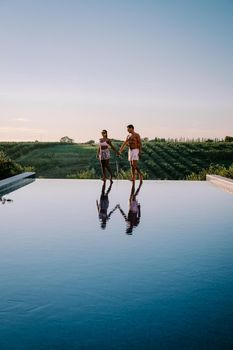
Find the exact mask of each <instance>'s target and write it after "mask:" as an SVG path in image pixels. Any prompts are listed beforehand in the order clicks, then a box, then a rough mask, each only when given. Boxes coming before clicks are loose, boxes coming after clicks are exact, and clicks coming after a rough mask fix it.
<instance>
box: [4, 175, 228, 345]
mask: <svg viewBox="0 0 233 350" xmlns="http://www.w3.org/2000/svg"><path fill="white" fill-rule="evenodd" d="M138 185H139V184H138V183H137V184H136V187H135V188H133V189H132V188H131V183H130V182H129V181H119V182H118V181H116V182H114V184H113V185H112V187H111V188H110V189H109V183H107V185H106V188H102V183H101V182H100V181H96V180H42V179H41V180H36V181H35V182H33V183H31V184H29V185H28V186H25V187H22V188H20V189H18V190H16V191H15V192H12V193H10V194H7V195H6V196H5V197H6V199H9V200H11V201H5V203H4V205H2V204H1V203H0V223H1V228H0V281H1V285H0V349H1V350H5V349H6V350H8V349H10V350H12V349H17V350H27V349H30V350H32V349H33V350H34V349H46V350H47V349H56V350H57V349H121V350H124V349H159V350H163V349H166V350H170V349H179V350H180V349H212V350H213V349H218V350H219V349H232V348H233V298H232V295H233V279H232V273H233V256H232V248H233V215H232V212H233V195H232V194H230V193H227V192H224V191H222V190H221V189H219V188H216V187H214V186H213V185H211V184H209V183H206V182H183V181H181V182H178V181H144V183H143V184H142V186H141V188H139V187H138ZM108 190H109V192H108ZM137 190H138V192H137ZM129 208H130V209H131V210H129Z"/></svg>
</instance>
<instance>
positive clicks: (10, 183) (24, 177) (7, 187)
mask: <svg viewBox="0 0 233 350" xmlns="http://www.w3.org/2000/svg"><path fill="white" fill-rule="evenodd" d="M35 175H36V173H35V172H25V173H22V174H19V175H15V176H11V177H8V178H7V179H4V180H1V181H0V196H1V195H5V194H8V193H10V192H12V191H14V190H16V189H17V188H20V187H22V186H24V185H26V184H28V183H30V182H31V181H33V179H35Z"/></svg>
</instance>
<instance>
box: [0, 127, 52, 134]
mask: <svg viewBox="0 0 233 350" xmlns="http://www.w3.org/2000/svg"><path fill="white" fill-rule="evenodd" d="M47 131H48V130H46V129H37V128H24V127H10V126H4V127H0V133H3V134H7V133H15V132H17V133H27V134H28V133H33V134H35V133H39V134H45V133H47Z"/></svg>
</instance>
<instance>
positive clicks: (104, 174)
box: [100, 159, 106, 181]
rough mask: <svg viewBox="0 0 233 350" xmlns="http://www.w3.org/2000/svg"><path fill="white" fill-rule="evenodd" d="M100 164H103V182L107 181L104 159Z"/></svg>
mask: <svg viewBox="0 0 233 350" xmlns="http://www.w3.org/2000/svg"><path fill="white" fill-rule="evenodd" d="M100 164H101V172H102V180H103V181H106V160H105V159H102V160H101V161H100Z"/></svg>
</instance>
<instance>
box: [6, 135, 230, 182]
mask: <svg viewBox="0 0 233 350" xmlns="http://www.w3.org/2000/svg"><path fill="white" fill-rule="evenodd" d="M115 146H116V147H119V146H120V143H116V142H115ZM0 151H3V152H5V153H6V154H7V156H9V157H10V158H11V159H12V160H14V161H16V162H17V163H19V164H21V165H23V166H32V167H33V168H34V170H35V171H36V175H37V177H44V178H99V177H100V166H99V161H98V159H97V158H96V152H97V146H95V145H87V144H61V143H54V142H48V143H45V142H1V143H0ZM116 160H117V162H118V165H119V169H120V177H125V176H127V175H128V172H127V171H128V169H129V164H128V161H127V152H125V153H124V154H122V156H121V157H120V158H116V157H115V155H113V154H112V159H111V166H112V169H113V171H114V172H115V175H116V168H117V167H116ZM232 163H233V143H232V142H183V143H182V142H155V141H148V142H144V143H143V152H142V156H141V160H140V167H141V169H142V170H143V172H144V174H145V177H146V178H148V179H169V180H181V179H186V178H187V176H188V175H190V174H191V173H199V172H200V171H201V170H202V169H206V168H208V167H209V166H210V165H216V164H218V165H223V166H226V167H229V166H230V165H231V164H232Z"/></svg>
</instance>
